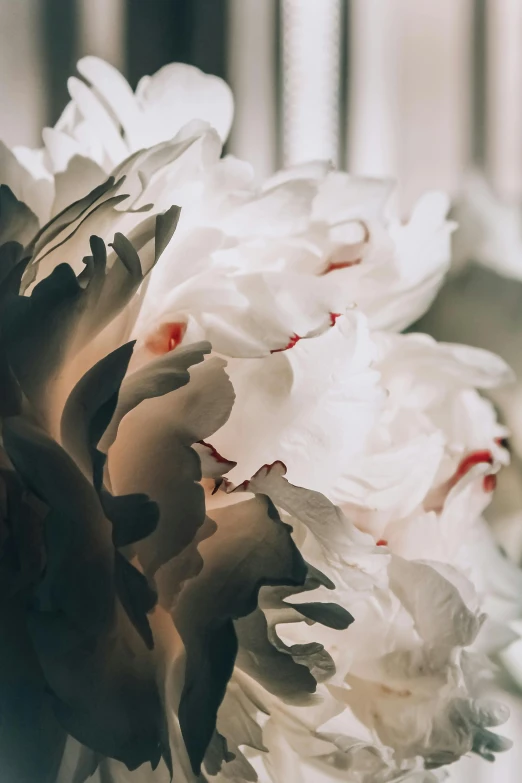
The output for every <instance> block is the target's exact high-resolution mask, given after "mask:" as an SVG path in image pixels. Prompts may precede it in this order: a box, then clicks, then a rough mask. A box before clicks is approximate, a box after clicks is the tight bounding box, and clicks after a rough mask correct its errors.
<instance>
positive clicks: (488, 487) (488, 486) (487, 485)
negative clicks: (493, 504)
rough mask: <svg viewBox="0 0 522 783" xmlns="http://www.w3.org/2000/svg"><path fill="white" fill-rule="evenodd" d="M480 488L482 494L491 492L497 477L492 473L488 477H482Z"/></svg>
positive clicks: (495, 484)
mask: <svg viewBox="0 0 522 783" xmlns="http://www.w3.org/2000/svg"><path fill="white" fill-rule="evenodd" d="M482 486H483V488H484V492H493V491H494V490H495V488H496V486H497V477H496V476H495V475H494V474H493V473H490V474H489V476H484V481H483V483H482Z"/></svg>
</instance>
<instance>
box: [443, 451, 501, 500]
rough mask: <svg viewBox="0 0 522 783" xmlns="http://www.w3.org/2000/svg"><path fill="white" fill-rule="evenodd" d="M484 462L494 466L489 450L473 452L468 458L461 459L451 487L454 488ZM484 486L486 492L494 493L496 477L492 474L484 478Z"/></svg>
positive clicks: (451, 481)
mask: <svg viewBox="0 0 522 783" xmlns="http://www.w3.org/2000/svg"><path fill="white" fill-rule="evenodd" d="M483 462H486V463H487V464H489V465H492V464H493V455H492V453H491V451H490V450H489V449H481V450H478V451H472V452H471V454H468V455H467V456H466V457H464V458H463V459H461V461H460V463H459V466H458V468H457V470H456V471H455V473H454V474H453V476H452V478H451V480H450V484H451V486H452V487H454V486H455V484H456V483H457V482H458V481H459V480H460V479H461V478H462V477H463V476H465V475H466V473H469V471H470V470H471V468H473V467H475V465H480V464H481V463H483ZM482 486H483V488H484V492H493V490H494V489H495V487H496V486H497V478H496V476H494V475H492V474H490V475H488V476H484V481H483V482H482Z"/></svg>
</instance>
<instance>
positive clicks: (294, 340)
mask: <svg viewBox="0 0 522 783" xmlns="http://www.w3.org/2000/svg"><path fill="white" fill-rule="evenodd" d="M302 339H303V338H302V337H299V335H298V334H293V335H292V337H291V338H290V342H289V343H288V345H285V347H284V348H274V349H273V350H272V351H270V353H281V352H282V351H289V350H290V348H293V347H294V345H295V344H296V343H298V342H299V340H302Z"/></svg>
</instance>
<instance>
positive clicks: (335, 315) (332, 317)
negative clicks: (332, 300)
mask: <svg viewBox="0 0 522 783" xmlns="http://www.w3.org/2000/svg"><path fill="white" fill-rule="evenodd" d="M329 315H330V326H335V322H336V321H337V319H338V318H340V317H341V313H329Z"/></svg>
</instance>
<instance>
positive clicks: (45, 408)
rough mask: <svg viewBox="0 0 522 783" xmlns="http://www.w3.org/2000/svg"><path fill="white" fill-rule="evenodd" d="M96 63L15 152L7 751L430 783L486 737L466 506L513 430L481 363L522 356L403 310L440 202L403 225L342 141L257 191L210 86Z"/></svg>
mask: <svg viewBox="0 0 522 783" xmlns="http://www.w3.org/2000/svg"><path fill="white" fill-rule="evenodd" d="M79 71H80V74H81V75H82V77H83V80H79V79H74V80H72V81H71V83H70V94H71V103H70V104H69V106H68V107H67V109H66V111H65V113H64V115H63V117H62V118H61V120H60V121H59V123H58V125H57V127H56V128H54V129H50V130H47V131H46V132H45V133H44V147H43V148H42V149H41V150H37V151H31V150H22V149H16V150H13V151H11V150H7V149H6V148H2V149H0V168H1V172H2V181H3V182H4V183H5V185H4V186H3V187H2V188H1V189H0V241H1V243H2V244H1V246H0V264H1V265H0V276H1V277H0V279H1V280H3V281H4V282H3V283H2V288H1V289H0V349H1V350H0V372H1V373H2V381H3V382H2V389H4V390H5V391H4V392H3V395H4V396H3V398H2V407H1V408H0V413H1V415H2V417H3V425H2V426H3V430H2V443H3V453H2V465H3V464H4V463H5V471H4V470H3V472H2V480H3V481H4V483H5V491H3V492H2V495H1V497H2V498H4V497H5V498H6V500H5V502H4V503H3V507H2V508H1V512H2V514H1V516H0V520H1V522H2V529H1V530H2V537H1V539H0V544H1V546H2V550H1V551H2V553H3V560H5V563H6V568H7V569H8V570H7V574H8V575H7V577H6V579H7V584H8V586H9V589H8V591H7V595H8V596H10V597H9V599H8V600H7V601H6V605H5V611H6V619H5V621H4V622H5V623H7V625H6V626H4V627H7V628H11V627H13V628H15V629H16V633H15V631H14V630H13V633H12V634H8V636H9V638H10V639H12V640H13V644H12V646H9V645H6V647H8V648H9V649H8V652H7V653H6V657H5V660H6V667H5V668H4V672H8V671H9V672H11V671H12V670H15V674H16V673H18V674H17V676H18V680H17V679H16V676H15V679H14V682H15V686H14V687H11V686H10V685H9V684H8V683H9V682H11V679H10V675H9V676H8V675H7V674H6V675H5V682H1V683H0V686H2V687H3V689H4V690H5V691H6V693H7V701H6V703H7V704H8V705H9V709H10V710H12V714H13V715H14V718H13V720H12V721H11V722H10V723H9V726H11V730H10V731H11V733H9V731H8V730H7V729H6V728H5V727H6V725H7V724H6V722H4V721H2V723H0V742H1V743H2V747H3V746H4V745H5V746H6V747H8V746H9V753H11V754H12V756H8V758H9V759H10V762H9V763H10V764H11V765H12V766H11V767H10V768H9V769H13V770H14V772H13V774H15V773H16V775H18V777H17V780H18V779H19V780H20V781H21V783H25V780H27V781H28V782H29V781H38V783H39V781H40V780H41V781H42V783H47V782H49V783H53V781H55V780H57V781H58V783H69V782H70V781H71V780H73V781H74V782H75V783H83V781H86V780H89V779H91V778H92V779H93V780H95V781H96V783H98V781H99V782H100V783H107V781H116V783H125V781H131V782H132V781H136V783H140V782H142V783H143V782H144V781H147V783H148V781H156V780H157V781H163V780H168V779H170V774H172V773H173V774H174V776H175V779H179V780H182V781H183V780H184V781H187V783H188V782H190V783H193V782H195V781H196V780H201V779H207V780H210V779H216V780H218V781H224V780H229V781H237V782H239V781H255V780H257V779H258V778H259V779H261V780H267V781H272V783H289V781H296V783H297V782H298V781H302V780H310V781H312V780H314V781H315V780H317V779H325V780H328V779H344V780H350V781H354V783H370V782H373V781H377V783H379V782H380V781H381V782H382V783H387V782H388V781H398V780H401V781H402V780H410V781H412V782H413V781H417V782H418V783H420V781H426V783H427V782H428V781H435V780H438V779H440V777H439V775H440V773H439V772H438V771H437V770H438V769H439V768H441V767H442V766H443V765H445V764H448V763H451V762H453V761H455V760H457V759H458V758H459V757H460V756H462V755H464V754H466V753H468V752H471V751H473V752H476V753H479V754H481V755H483V756H484V757H485V758H488V759H492V758H493V757H494V754H495V753H496V752H497V751H499V750H503V749H505V748H506V747H507V746H508V744H509V743H508V741H507V740H504V739H503V738H502V737H500V736H499V735H497V734H496V733H495V732H492V731H490V727H494V726H496V725H498V724H500V723H502V722H503V721H504V720H505V718H506V712H505V710H504V709H503V707H502V705H499V704H497V703H496V702H488V701H485V700H484V699H481V698H480V693H481V690H480V680H481V677H482V675H483V674H484V673H485V672H487V665H485V664H484V658H483V656H482V655H481V653H480V651H481V650H483V649H485V648H486V647H487V650H486V651H488V652H489V651H491V649H490V648H491V645H489V647H488V646H487V645H485V644H482V643H481V635H482V636H483V635H484V633H483V632H481V628H482V627H484V626H485V623H488V622H490V621H488V620H486V618H485V614H484V611H483V608H484V606H486V608H487V607H488V601H489V603H490V604H491V598H492V595H491V594H492V592H494V584H495V579H494V574H498V573H499V572H501V571H502V570H503V569H504V561H503V559H502V557H501V556H500V555H499V556H498V558H497V559H495V558H494V557H492V555H493V554H495V555H496V554H497V553H496V551H495V548H494V544H493V542H492V540H491V538H490V537H488V534H487V531H486V530H485V529H484V527H483V526H482V524H481V514H482V511H483V509H484V508H485V506H486V505H487V504H488V502H489V500H490V499H491V496H492V493H493V490H494V489H495V482H496V474H497V472H498V470H499V469H500V467H501V466H502V465H503V464H505V463H506V462H507V461H508V454H507V451H506V450H505V448H504V447H503V445H502V440H503V438H504V437H505V435H506V430H505V429H504V428H503V427H502V426H500V425H499V424H498V422H497V420H496V416H495V411H494V409H493V407H492V406H491V404H490V403H489V402H488V401H487V400H485V399H484V398H483V397H481V396H480V394H479V392H478V391H477V389H486V390H488V389H491V388H494V387H496V386H498V385H500V384H502V383H504V382H506V381H508V380H509V379H510V377H511V376H510V371H509V369H508V367H507V365H506V364H505V363H504V362H503V361H502V360H501V359H499V358H498V357H496V356H494V355H493V354H490V353H488V352H487V351H483V350H479V349H473V348H469V347H467V346H464V345H451V344H445V343H437V342H435V341H434V340H433V339H431V338H429V337H427V336H425V335H421V334H407V335H406V334H400V333H399V332H400V330H402V329H404V328H406V327H407V326H409V325H410V324H411V323H412V322H414V321H415V320H416V319H417V318H418V317H419V316H420V315H421V314H422V313H423V312H424V311H425V309H426V308H427V307H428V306H429V304H430V302H431V301H432V299H433V298H434V296H435V295H436V293H437V291H438V289H439V287H440V285H441V283H442V280H443V277H444V274H445V272H446V271H447V268H448V265H449V258H450V248H449V242H450V234H451V232H452V230H453V224H451V223H450V222H448V221H447V220H446V212H447V207H448V204H447V200H446V198H445V196H443V195H442V194H438V193H433V194H428V195H427V196H425V197H424V198H423V199H421V200H420V202H419V203H418V204H417V205H416V207H415V209H414V211H413V213H412V215H411V217H410V219H409V221H408V222H406V223H403V222H401V220H399V218H398V217H397V215H396V214H395V213H394V211H393V204H392V201H391V200H390V195H391V188H390V184H389V183H383V182H379V181H374V180H369V179H358V178H354V177H350V176H349V175H348V174H345V173H342V172H337V171H334V170H332V168H331V167H330V166H329V165H327V164H323V163H311V164H308V165H305V166H301V167H297V168H295V169H291V170H286V171H282V172H279V173H278V174H276V175H275V176H274V177H272V178H271V179H270V180H269V181H267V182H266V183H264V184H263V185H261V186H258V185H257V184H256V183H255V178H254V174H253V172H252V170H251V169H250V167H249V166H248V165H247V164H245V163H244V162H241V161H238V160H237V159H235V158H233V157H230V156H226V157H224V158H222V157H221V152H222V140H223V138H224V137H225V136H226V133H227V131H228V128H229V126H230V121H231V114H232V102H231V97H230V92H229V90H228V88H227V87H226V85H224V83H223V82H221V81H220V80H218V79H216V78H214V77H208V76H205V75H203V74H201V73H200V72H199V71H197V70H196V69H193V68H190V67H188V66H179V65H173V66H168V67H167V68H165V69H162V71H160V72H159V73H158V74H156V75H155V76H153V77H150V78H147V79H146V80H143V81H142V82H141V83H140V85H139V87H138V90H137V92H136V93H135V94H133V93H132V91H131V90H130V88H129V87H128V85H127V84H126V82H125V81H124V80H123V78H122V77H121V76H120V75H119V74H118V73H117V72H115V71H114V70H113V69H112V68H110V67H109V66H108V65H107V64H105V63H103V62H101V61H99V60H97V59H95V58H86V59H84V60H82V61H80V64H79ZM173 204H175V205H176V207H173V206H172V205H173ZM179 207H181V213H180V211H179ZM207 354H210V356H208V355H207ZM205 357H206V358H205ZM225 363H226V370H225ZM4 474H5V478H4ZM13 493H14V494H13ZM27 529H29V530H30V533H29V534H28V535H26V534H25V533H24V532H23V531H25V530H27ZM28 541H29V542H30V543H29V544H27V542H28ZM24 547H27V548H28V549H25V548H24ZM478 550H480V551H481V552H482V554H483V558H484V560H483V562H488V563H490V562H492V563H493V564H494V572H493V575H492V576H491V578H490V579H489V580H487V579H485V578H484V572H483V569H482V568H480V567H477V562H478V561H477V559H476V558H475V554H476V552H477V551H478ZM0 562H2V561H0ZM12 563H14V566H13V564H12ZM26 563H27V567H29V566H30V569H29V574H28V575H26V573H25V564H26ZM9 568H10V569H11V570H9ZM13 569H14V574H13V573H12V571H13ZM17 569H18V570H17ZM20 569H21V570H22V574H21V575H20V574H19V573H18V571H20ZM20 580H21V586H20ZM515 581H516V580H515ZM492 585H493V587H492ZM11 596H14V597H13V598H11ZM492 605H494V604H492ZM13 607H15V608H13ZM508 614H509V612H508ZM493 619H494V620H495V621H496V622H497V626H496V628H497V630H499V629H500V630H501V631H502V634H504V636H502V639H505V638H507V636H509V634H510V633H511V629H510V628H507V627H506V623H507V622H508V621H509V619H510V617H509V616H507V615H506V616H502V617H498V618H493ZM353 620H355V622H354V623H353V624H352V621H353ZM9 623H12V625H9ZM500 630H499V633H500ZM17 634H18V635H17ZM506 635H507V636H506ZM2 654H3V653H2ZM24 655H26V656H27V666H26V665H25V663H23V664H22V663H21V661H25V658H24V657H23V656H24ZM17 666H18V669H17V668H16V667H17ZM9 667H11V669H10V668H9ZM31 667H32V668H31ZM29 671H30V672H31V674H30V677H28V674H27V672H29ZM2 676H3V675H2ZM29 681H30V683H31V687H29V686H28V684H27V683H28V682H29ZM24 688H25V689H26V690H27V692H30V698H29V697H28V698H27V699H24V698H22V696H23V694H24V693H25V691H24ZM31 700H34V701H31ZM140 705H143V707H141V706H140ZM28 711H29V712H30V714H31V721H32V723H31V721H29V719H27V720H28V723H27V725H28V729H27V731H28V734H27V737H29V735H30V732H31V731H32V732H33V733H34V735H36V734H37V733H38V732H40V736H41V737H42V740H41V741H42V742H43V744H44V745H45V750H46V753H45V764H44V763H43V762H42V763H40V764H39V765H38V764H37V759H36V757H35V758H34V759H31V758H29V756H27V754H25V755H24V748H26V747H27V745H26V742H29V741H30V740H29V739H27V738H26V737H24V734H23V733H22V732H21V731H20V728H19V727H20V726H21V725H22V723H23V721H25V720H26V717H25V716H26V712H28ZM17 721H18V722H17ZM21 722H22V723H21ZM12 727H17V728H15V729H13V728H12ZM45 732H48V733H49V739H48V740H46V741H43V738H44V736H46V734H45ZM13 733H14V734H15V735H16V737H17V739H18V742H17V743H13V742H12V734H13ZM31 736H32V735H31ZM6 752H7V751H6ZM42 752H43V751H42ZM24 765H28V766H24ZM20 770H21V772H20ZM434 770H435V771H434ZM16 775H15V776H16ZM24 775H25V777H23V776H24ZM38 775H40V777H38ZM31 776H32V777H31Z"/></svg>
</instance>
